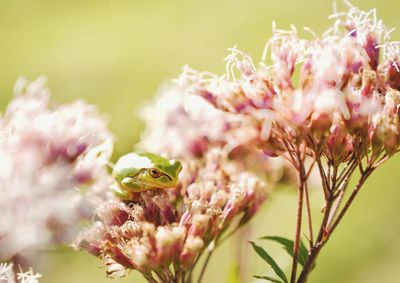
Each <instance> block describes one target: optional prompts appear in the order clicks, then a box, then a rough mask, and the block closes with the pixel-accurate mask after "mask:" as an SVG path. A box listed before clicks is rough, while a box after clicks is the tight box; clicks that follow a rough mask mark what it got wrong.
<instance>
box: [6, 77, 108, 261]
mask: <svg viewBox="0 0 400 283" xmlns="http://www.w3.org/2000/svg"><path fill="white" fill-rule="evenodd" d="M112 145H113V138H112V136H111V134H110V133H109V131H108V129H107V124H106V121H105V120H104V119H103V118H102V117H101V116H100V115H99V114H98V112H97V110H96V108H95V107H94V106H92V105H88V104H86V103H84V102H83V101H76V102H73V103H70V104H64V105H58V106H55V105H53V102H52V101H51V100H50V95H49V92H48V90H47V89H46V87H45V79H43V78H39V79H37V80H36V81H34V82H31V83H29V82H27V81H26V80H24V79H21V80H19V81H18V82H17V85H16V90H15V97H14V98H13V100H12V101H11V102H10V103H9V105H8V107H7V109H6V111H5V113H4V115H3V116H2V117H0V156H1V157H0V194H1V198H0V211H1V213H2V215H1V220H0V246H1V249H0V259H4V260H9V259H10V258H12V257H14V256H15V255H17V254H23V255H24V256H28V257H32V256H33V255H34V252H36V251H37V250H39V249H41V248H45V247H48V246H49V245H54V244H56V243H65V242H66V241H68V240H70V239H71V237H72V236H73V235H74V231H75V229H76V228H78V222H79V221H80V220H82V219H83V218H85V217H88V216H91V212H92V209H93V206H94V205H96V204H98V203H99V202H100V201H102V200H104V199H106V198H107V197H106V195H107V192H108V185H109V183H110V182H111V180H110V177H109V175H108V174H107V169H106V164H107V162H108V159H109V157H110V155H111V153H112ZM74 228H75V229H74Z"/></svg>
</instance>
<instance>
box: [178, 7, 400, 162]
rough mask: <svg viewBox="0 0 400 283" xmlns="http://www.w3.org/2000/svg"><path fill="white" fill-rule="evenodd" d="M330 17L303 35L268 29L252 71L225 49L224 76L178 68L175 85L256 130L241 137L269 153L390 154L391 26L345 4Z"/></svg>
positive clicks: (394, 74)
mask: <svg viewBox="0 0 400 283" xmlns="http://www.w3.org/2000/svg"><path fill="white" fill-rule="evenodd" d="M331 18H332V19H334V24H333V26H332V28H330V29H329V30H328V31H327V32H326V33H324V35H323V36H322V37H316V36H315V35H314V36H313V38H311V39H302V38H300V37H299V36H298V33H297V31H296V30H295V29H294V28H293V30H289V31H285V30H279V29H277V28H275V26H274V29H273V36H272V38H271V39H270V40H269V41H268V43H267V45H266V49H265V52H264V56H263V57H264V58H263V60H264V59H265V58H266V57H267V54H270V61H269V62H270V63H267V62H262V63H261V64H260V66H259V67H258V68H256V67H255V66H254V64H253V61H252V59H251V58H250V57H249V56H248V55H246V54H244V53H242V52H240V51H238V50H237V49H236V48H233V49H232V54H231V55H229V56H228V57H227V58H226V60H227V75H224V76H222V77H219V76H216V75H210V74H209V73H208V72H197V71H193V70H190V71H187V70H184V72H183V74H182V75H181V77H180V79H178V82H179V85H180V86H181V87H182V88H183V91H186V92H187V93H190V94H196V95H199V96H201V97H203V98H204V99H206V100H207V101H209V102H210V103H211V104H212V105H214V107H215V108H218V109H220V110H223V111H225V112H228V113H229V115H232V114H233V115H234V116H236V118H237V119H240V120H242V121H246V125H247V126H246V127H247V128H248V129H250V128H251V129H252V130H253V131H252V132H254V131H255V132H256V134H252V135H251V140H250V141H249V140H248V139H247V140H246V142H247V143H248V142H250V143H251V144H252V145H256V146H257V147H258V148H260V149H262V150H263V151H264V152H265V153H267V154H269V155H273V156H275V155H280V154H282V153H284V152H293V151H294V150H295V149H294V148H291V147H292V145H294V146H295V147H296V146H300V145H305V146H306V147H307V149H308V150H310V152H308V153H309V154H310V155H320V154H321V152H322V154H323V155H325V156H326V157H327V158H328V159H329V160H330V161H331V162H332V163H335V164H339V163H341V162H346V161H347V160H348V159H349V157H350V156H352V155H353V154H357V155H359V156H367V158H368V160H369V161H370V160H375V161H376V159H377V158H378V156H379V155H380V154H382V153H383V152H384V153H386V154H387V155H391V154H393V153H394V152H396V151H397V150H398V148H399V142H400V140H399V138H400V135H399V134H400V133H399V130H400V128H399V127H400V126H399V125H400V123H399V105H400V92H399V89H400V72H399V67H398V64H399V59H400V53H399V44H398V43H397V42H388V41H387V38H389V35H390V32H391V30H388V29H387V28H386V27H385V26H384V25H383V23H382V22H381V21H378V20H377V19H376V15H375V10H372V11H369V12H363V11H360V10H359V9H357V8H355V7H352V8H351V9H350V10H349V11H348V12H347V13H335V14H334V15H332V16H331ZM381 52H383V56H381V57H382V58H381V57H380V53H381ZM264 61H265V60H264ZM247 137H249V136H247ZM311 152H312V153H311ZM369 161H368V162H369Z"/></svg>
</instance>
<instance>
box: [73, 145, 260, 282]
mask: <svg viewBox="0 0 400 283" xmlns="http://www.w3.org/2000/svg"><path fill="white" fill-rule="evenodd" d="M183 168H184V169H183V170H184V171H183V172H182V174H181V176H180V184H179V186H178V188H177V189H176V191H174V190H172V191H171V190H167V191H163V190H151V191H145V192H142V193H141V196H140V199H139V200H138V201H135V202H130V203H129V202H125V203H123V202H121V201H111V202H107V203H105V204H104V205H102V206H101V207H99V208H98V209H97V218H98V220H97V221H96V222H95V223H93V225H92V226H91V227H90V228H89V229H87V230H86V231H84V232H82V233H81V234H80V235H79V237H78V238H77V240H76V242H75V247H76V248H81V249H85V250H87V251H89V252H90V253H92V254H94V255H95V256H98V257H101V258H102V259H103V260H104V263H105V264H106V265H107V266H108V273H109V274H113V275H115V276H122V275H125V274H126V272H127V271H129V270H131V269H135V270H138V271H140V272H141V273H142V274H143V275H144V276H145V277H146V278H147V279H148V280H149V281H150V282H155V281H154V280H155V279H154V278H158V279H159V280H161V281H162V282H176V281H174V280H178V279H182V278H185V272H187V271H190V270H192V269H193V267H194V266H195V263H196V262H197V259H198V257H199V256H200V255H201V254H202V252H203V251H204V250H205V248H207V246H208V245H209V244H211V243H212V244H214V245H216V244H217V243H218V240H219V239H220V237H221V235H222V233H223V232H225V231H226V230H228V228H230V229H232V230H233V231H235V230H236V229H237V228H239V227H240V226H242V225H243V224H245V223H246V222H247V221H248V220H249V219H250V218H251V217H252V216H253V215H254V213H255V212H256V211H257V209H258V207H259V206H260V205H261V203H262V202H263V201H264V200H265V198H266V187H265V186H266V184H265V183H264V182H262V181H261V180H260V179H259V178H258V177H257V176H256V175H254V174H251V173H249V172H242V171H241V170H237V167H236V166H235V162H230V161H228V160H226V156H225V155H224V154H222V152H221V151H220V150H218V149H213V150H211V151H209V152H208V153H207V154H206V156H205V157H204V158H202V159H197V160H196V159H193V160H192V162H191V163H190V164H189V163H186V164H185V165H184V167H183ZM235 218H236V219H237V221H233V219H235ZM232 223H235V225H231V224H232ZM231 226H233V227H231ZM186 276H189V273H186Z"/></svg>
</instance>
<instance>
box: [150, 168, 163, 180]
mask: <svg viewBox="0 0 400 283" xmlns="http://www.w3.org/2000/svg"><path fill="white" fill-rule="evenodd" d="M149 174H150V176H151V177H153V178H160V177H161V172H160V171H158V169H156V168H150V169H149Z"/></svg>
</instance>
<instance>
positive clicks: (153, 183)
mask: <svg viewBox="0 0 400 283" xmlns="http://www.w3.org/2000/svg"><path fill="white" fill-rule="evenodd" d="M181 170H182V164H181V162H180V161H178V160H169V159H167V158H165V157H162V156H159V155H157V154H153V153H149V152H144V153H129V154H126V155H124V156H122V157H121V158H120V159H119V160H118V161H117V163H116V164H115V166H114V169H113V177H114V178H115V180H116V181H117V185H115V186H113V187H112V190H113V191H114V193H115V194H116V195H117V197H119V198H120V199H123V200H133V199H134V198H135V193H139V192H143V191H146V190H151V189H168V188H175V187H176V186H177V185H178V182H179V179H178V175H179V172H180V171H181Z"/></svg>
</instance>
